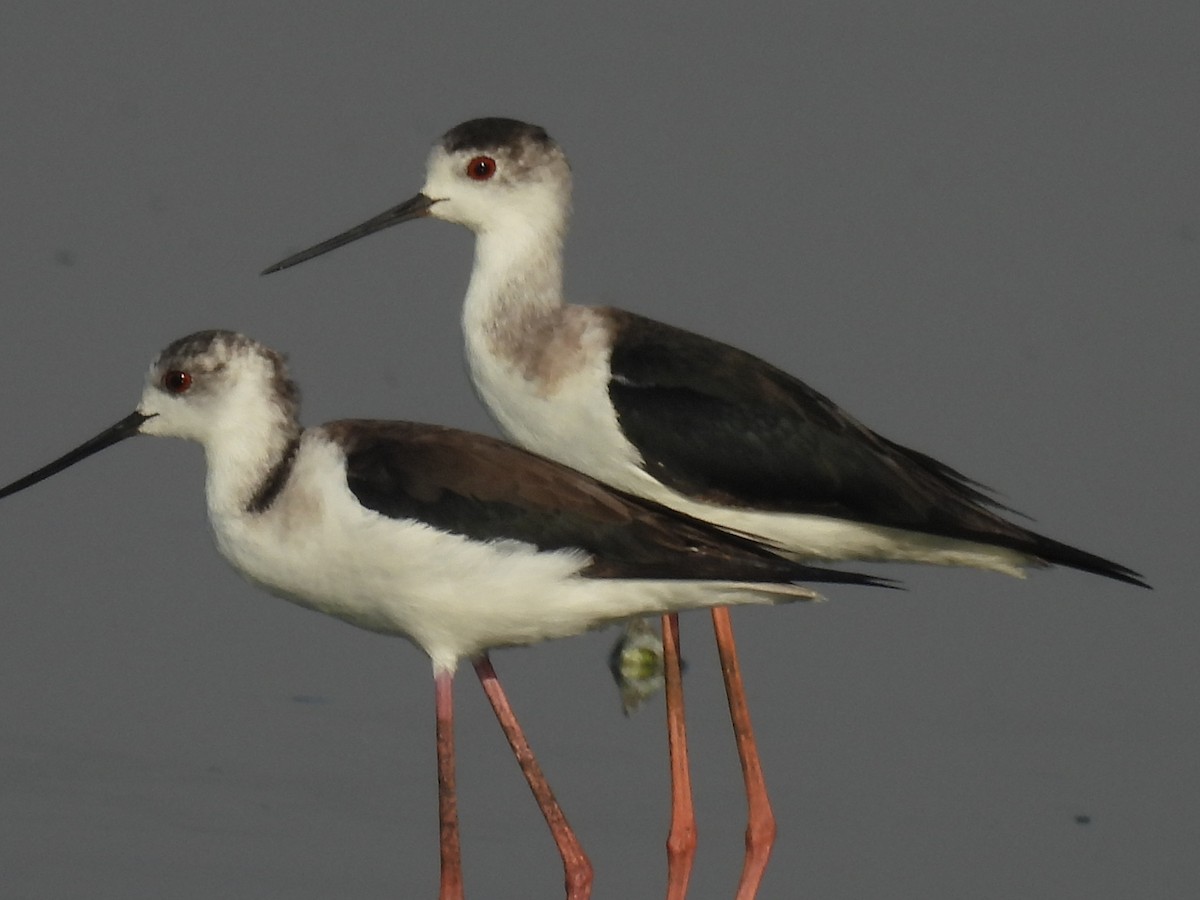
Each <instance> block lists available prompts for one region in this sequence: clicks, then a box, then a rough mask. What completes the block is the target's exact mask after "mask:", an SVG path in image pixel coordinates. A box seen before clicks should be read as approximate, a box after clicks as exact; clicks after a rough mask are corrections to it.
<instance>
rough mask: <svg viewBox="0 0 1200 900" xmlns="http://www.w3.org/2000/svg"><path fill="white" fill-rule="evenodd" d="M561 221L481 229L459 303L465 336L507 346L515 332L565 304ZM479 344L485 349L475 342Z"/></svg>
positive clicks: (540, 319)
mask: <svg viewBox="0 0 1200 900" xmlns="http://www.w3.org/2000/svg"><path fill="white" fill-rule="evenodd" d="M564 230H565V224H564V223H561V222H560V221H555V222H552V223H551V224H550V225H549V227H542V228H536V227H533V226H532V225H530V224H529V222H528V221H517V222H511V221H510V222H508V223H505V225H504V226H501V227H495V228H490V229H488V230H486V231H479V232H477V234H476V239H475V264H474V267H473V268H472V270H471V282H470V284H469V285H468V286H467V296H466V300H465V301H464V304H463V332H464V334H465V335H466V338H467V341H468V342H470V343H473V344H479V343H480V342H483V341H486V342H487V343H488V344H490V345H492V346H491V349H490V352H497V346H496V345H497V344H499V345H506V344H511V343H513V341H514V340H517V337H516V336H515V335H514V331H526V330H528V329H530V328H535V327H536V326H537V323H538V322H539V321H544V320H545V318H546V317H553V316H556V315H558V313H559V312H560V310H561V308H562V305H563V279H562V241H563V232H564ZM477 349H483V348H482V347H478V348H477Z"/></svg>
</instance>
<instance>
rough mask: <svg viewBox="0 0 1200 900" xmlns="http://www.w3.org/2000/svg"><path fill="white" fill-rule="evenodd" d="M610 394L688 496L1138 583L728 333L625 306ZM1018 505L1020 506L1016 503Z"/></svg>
mask: <svg viewBox="0 0 1200 900" xmlns="http://www.w3.org/2000/svg"><path fill="white" fill-rule="evenodd" d="M600 312H601V314H602V315H604V316H605V317H606V318H607V320H608V322H609V324H610V328H611V333H612V337H613V350H612V357H611V362H610V365H611V367H612V378H611V380H610V382H609V387H608V391H609V397H610V399H611V400H612V403H613V406H614V408H615V409H616V412H617V417H618V419H619V421H620V423H621V428H622V430H623V431H624V433H625V435H626V437H627V438H628V439H629V441H630V443H632V444H633V445H634V446H635V447H636V448H637V449H638V452H639V453H641V455H642V459H643V461H644V463H645V466H646V469H647V471H649V473H650V474H651V475H653V476H654V477H656V478H658V479H659V480H660V481H662V482H663V483H664V484H666V485H668V486H669V487H671V488H673V489H674V490H676V491H679V492H680V493H682V494H685V495H687V496H691V497H694V498H696V499H701V500H708V501H711V502H714V503H722V504H727V505H731V506H742V507H751V508H758V509H765V510H771V511H776V512H792V513H810V514H816V515H823V516H829V517H832V518H838V519H847V520H850V521H855V522H862V523H865V524H870V525H882V526H887V527H891V528H902V529H906V530H910V531H920V532H924V533H927V534H934V535H939V536H942V537H950V538H957V539H961V540H970V541H978V542H981V543H985V544H994V545H996V546H1002V547H1008V548H1010V549H1014V550H1018V551H1020V552H1024V553H1028V554H1030V555H1032V556H1036V557H1039V558H1041V559H1044V560H1046V561H1047V562H1053V563H1059V564H1062V565H1067V566H1073V567H1075V568H1078V569H1083V570H1085V571H1089V572H1094V573H1096V574H1100V575H1106V576H1108V577H1111V578H1116V579H1118V580H1121V581H1128V582H1131V583H1133V584H1143V582H1142V581H1141V579H1140V577H1139V576H1138V575H1137V573H1136V572H1133V571H1131V570H1129V569H1126V568H1125V567H1123V566H1120V565H1117V564H1116V563H1113V562H1110V561H1109V560H1106V559H1102V558H1101V557H1098V556H1094V555H1092V554H1090V553H1086V552H1084V551H1082V550H1078V549H1076V548H1074V547H1070V546H1068V545H1066V544H1062V543H1059V542H1058V541H1053V540H1051V539H1050V538H1047V537H1044V536H1042V535H1039V534H1036V533H1035V532H1032V531H1029V530H1028V529H1025V528H1022V527H1021V526H1019V525H1016V524H1014V523H1012V522H1009V521H1008V520H1007V519H1004V518H1002V517H1001V516H999V515H997V513H996V512H995V510H998V509H1005V507H1003V506H1002V505H1001V504H999V503H998V502H996V501H995V500H994V499H993V498H992V497H990V496H989V495H988V494H987V493H986V489H985V488H983V486H982V485H980V484H978V483H977V482H974V481H972V480H971V479H969V478H967V477H966V476H964V475H962V474H961V473H960V472H958V471H956V470H954V469H952V468H951V467H950V466H947V465H945V464H944V463H941V462H938V461H937V460H936V459H933V458H932V457H930V456H926V455H925V454H923V453H919V452H917V451H915V450H911V449H909V448H907V447H904V446H901V445H900V444H897V443H895V442H893V441H889V440H888V439H887V438H884V437H882V436H880V435H878V434H876V433H875V432H873V431H871V430H870V429H869V428H867V427H866V426H864V425H862V424H860V423H859V422H858V421H856V420H855V419H854V418H852V417H851V416H849V415H847V414H846V413H845V412H843V411H842V410H841V409H839V408H838V407H837V405H836V404H834V403H833V402H832V401H831V400H829V398H827V397H825V396H823V395H822V394H820V393H818V392H817V391H815V390H813V389H812V388H810V387H809V386H808V385H806V384H804V383H803V382H802V381H800V380H798V379H796V378H794V377H792V376H791V375H788V374H787V373H786V372H783V371H782V370H780V369H777V368H775V367H774V366H771V365H770V364H768V363H766V362H764V361H762V360H761V359H758V358H757V357H755V356H752V355H751V354H749V353H746V352H745V351H743V350H738V349H737V348H735V347H730V346H728V345H727V344H722V343H720V342H719V341H714V340H711V339H709V338H705V337H701V336H700V335H696V334H692V333H691V332H688V331H684V330H682V329H679V328H674V327H672V326H670V325H664V324H662V323H661V322H655V321H653V320H651V319H646V318H643V317H641V316H637V315H634V314H633V313H629V312H626V311H624V310H616V309H603V310H600ZM1009 511H1010V512H1011V510H1009Z"/></svg>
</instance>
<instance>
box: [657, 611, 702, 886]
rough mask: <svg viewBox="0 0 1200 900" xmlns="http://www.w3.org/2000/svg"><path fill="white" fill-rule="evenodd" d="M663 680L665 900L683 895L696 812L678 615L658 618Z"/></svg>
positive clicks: (693, 846) (692, 855)
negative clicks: (667, 818) (667, 774)
mask: <svg viewBox="0 0 1200 900" xmlns="http://www.w3.org/2000/svg"><path fill="white" fill-rule="evenodd" d="M662 638H663V678H664V680H665V682H666V690H665V693H666V695H667V748H668V750H669V752H670V755H671V831H670V833H669V834H668V835H667V900H683V898H684V897H686V896H687V889H688V880H689V879H690V878H691V875H692V861H693V860H694V859H695V858H696V811H695V809H694V808H693V807H692V776H691V772H690V770H689V768H688V750H687V724H686V722H685V721H684V710H683V679H682V676H681V667H680V662H679V616H678V615H677V614H676V613H668V614H667V615H665V616H663V617H662Z"/></svg>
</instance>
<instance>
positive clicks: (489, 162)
mask: <svg viewBox="0 0 1200 900" xmlns="http://www.w3.org/2000/svg"><path fill="white" fill-rule="evenodd" d="M495 174H496V161H495V160H494V159H492V158H491V157H490V156H477V157H475V158H474V159H473V160H471V161H470V162H469V163H467V177H468V178H470V179H471V180H472V181H487V180H488V179H489V178H491V177H492V176H493V175H495Z"/></svg>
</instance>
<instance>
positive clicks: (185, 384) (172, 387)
mask: <svg viewBox="0 0 1200 900" xmlns="http://www.w3.org/2000/svg"><path fill="white" fill-rule="evenodd" d="M162 386H163V390H165V391H166V392H167V393H168V394H182V393H184V392H185V391H186V390H187V389H188V388H190V387H191V386H192V376H191V375H189V374H188V373H187V372H181V371H179V370H178V369H172V370H171V371H170V372H168V373H167V374H165V375H164V376H163V377H162Z"/></svg>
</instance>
